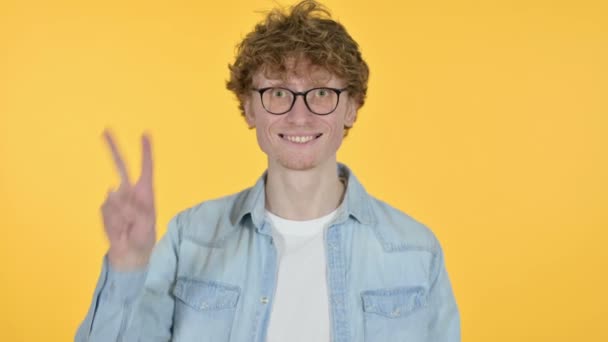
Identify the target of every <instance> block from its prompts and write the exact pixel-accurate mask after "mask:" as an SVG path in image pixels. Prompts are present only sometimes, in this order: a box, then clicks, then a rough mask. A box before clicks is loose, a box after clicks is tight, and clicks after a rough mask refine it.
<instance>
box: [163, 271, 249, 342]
mask: <svg viewBox="0 0 608 342" xmlns="http://www.w3.org/2000/svg"><path fill="white" fill-rule="evenodd" d="M173 295H174V296H175V313H174V316H173V341H213V342H216V341H217V342H219V341H228V340H229V339H230V332H231V330H232V324H233V321H234V314H235V311H236V306H237V303H238V300H239V295H240V289H239V288H238V287H237V286H233V285H229V284H224V283H219V282H215V281H204V280H195V279H188V278H178V279H177V282H176V284H175V287H174V289H173Z"/></svg>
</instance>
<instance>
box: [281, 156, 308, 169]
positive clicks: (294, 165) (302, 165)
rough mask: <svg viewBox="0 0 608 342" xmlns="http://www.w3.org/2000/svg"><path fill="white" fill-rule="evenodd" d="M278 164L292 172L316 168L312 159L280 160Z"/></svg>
mask: <svg viewBox="0 0 608 342" xmlns="http://www.w3.org/2000/svg"><path fill="white" fill-rule="evenodd" d="M279 164H280V165H281V166H282V167H283V168H285V169H288V170H292V171H308V170H311V169H314V168H315V167H316V166H317V163H316V161H315V160H314V159H312V158H293V157H292V158H280V159H279Z"/></svg>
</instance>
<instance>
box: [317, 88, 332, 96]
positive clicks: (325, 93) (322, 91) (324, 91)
mask: <svg viewBox="0 0 608 342" xmlns="http://www.w3.org/2000/svg"><path fill="white" fill-rule="evenodd" d="M316 93H317V94H316V95H317V97H325V96H328V95H329V91H328V90H327V89H317V91H316Z"/></svg>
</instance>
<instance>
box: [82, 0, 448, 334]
mask: <svg viewBox="0 0 608 342" xmlns="http://www.w3.org/2000/svg"><path fill="white" fill-rule="evenodd" d="M230 71H231V75H230V81H229V82H228V89H230V90H232V91H233V92H234V93H235V94H236V95H237V97H238V99H239V101H240V109H241V111H242V113H243V115H244V117H245V120H246V122H247V123H248V124H249V126H250V127H252V128H255V129H256V132H257V138H258V143H259V145H260V147H261V148H262V150H263V151H264V152H265V153H266V154H267V156H268V169H267V171H266V173H265V174H264V175H263V176H262V177H261V178H260V179H259V180H258V182H257V183H256V184H255V186H253V187H252V188H249V189H246V190H244V191H242V192H240V193H238V194H235V195H232V196H227V197H224V198H220V199H217V200H213V201H207V202H203V203H201V204H199V205H197V206H195V207H192V208H190V209H187V210H184V211H183V212H181V213H179V214H178V215H176V216H175V217H174V218H173V219H172V220H171V221H170V223H169V228H168V230H167V234H166V235H165V236H164V237H163V238H162V239H161V241H160V242H159V243H158V244H157V245H156V246H154V242H155V220H156V215H155V208H154V200H153V198H154V197H153V191H152V158H151V148H150V143H149V140H148V138H147V137H144V138H143V140H142V142H143V165H142V175H141V177H140V179H139V180H138V181H137V182H136V183H132V182H131V181H130V180H129V178H128V176H127V172H126V168H125V166H124V163H123V161H122V158H121V157H120V154H119V152H118V151H117V148H116V146H115V144H114V141H113V138H112V136H111V135H109V134H106V139H107V141H108V143H109V146H110V148H111V151H112V154H113V156H114V160H115V163H116V165H117V168H118V170H119V172H120V174H121V178H122V183H121V185H120V187H119V188H118V190H116V191H114V192H111V193H110V194H109V195H108V197H107V199H106V201H105V203H104V204H103V206H102V213H103V218H104V226H105V229H106V233H107V235H108V238H109V240H110V249H109V251H108V254H107V257H106V259H105V260H104V266H103V270H102V274H101V277H100V279H99V282H98V285H97V288H96V290H95V294H94V297H93V303H92V305H91V308H90V310H89V312H88V314H87V316H86V318H85V320H84V321H83V323H82V325H81V326H80V328H79V330H78V333H77V336H76V340H77V341H104V342H105V341H145V342H148V341H170V340H173V341H185V342H189V341H213V342H219V341H260V342H262V341H334V342H347V341H348V342H350V341H368V342H369V341H383V342H385V341H430V342H431V341H432V342H438V341H459V340H460V321H459V314H458V309H457V306H456V303H455V300H454V297H453V294H452V290H451V286H450V283H449V280H448V276H447V273H446V270H445V267H444V259H443V254H442V251H441V248H440V245H439V243H438V242H437V240H436V239H435V237H434V235H433V234H432V233H431V232H430V231H429V230H428V229H427V228H426V227H425V226H424V225H422V224H421V223H419V222H417V221H415V220H413V219H412V218H410V217H409V216H407V215H406V214H404V213H402V212H400V211H398V210H396V209H394V208H392V207H390V206H389V205H387V204H385V203H383V202H381V201H379V200H377V199H375V198H373V197H371V196H370V195H368V194H367V193H366V192H365V190H364V188H363V187H362V186H361V184H360V183H359V182H358V180H357V179H356V178H355V176H354V175H353V173H352V172H351V171H350V170H349V169H348V168H347V167H346V166H345V165H342V164H339V163H337V161H336V152H337V150H338V148H339V147H340V144H341V143H342V140H343V138H344V136H345V135H346V132H347V130H348V129H349V128H350V127H351V126H352V125H353V123H354V122H355V119H356V117H357V110H358V109H359V108H360V107H361V106H362V105H363V102H364V99H365V94H366V89H367V79H368V68H367V65H366V63H365V62H364V61H363V59H362V58H361V54H360V52H359V50H358V47H357V44H356V43H355V41H354V40H353V39H352V38H351V37H350V36H349V35H348V33H347V32H346V31H345V29H344V27H342V26H341V25H340V24H339V23H337V22H335V21H333V20H331V19H330V18H329V14H328V13H327V12H326V11H325V10H324V9H323V8H322V7H321V6H320V5H319V4H317V3H316V2H314V1H303V2H301V3H299V4H297V5H296V6H294V7H292V8H291V10H290V11H289V12H282V11H279V10H275V11H273V12H271V13H270V14H269V15H268V17H267V18H266V20H265V21H264V22H262V23H260V24H258V25H257V26H256V27H255V29H254V31H253V32H251V33H250V34H249V35H248V36H247V37H246V38H245V39H244V41H243V42H242V43H241V45H240V48H239V51H238V54H237V58H236V61H235V63H234V65H232V66H231V67H230ZM153 247H154V252H153V253H152V250H153Z"/></svg>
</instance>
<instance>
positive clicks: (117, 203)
mask: <svg viewBox="0 0 608 342" xmlns="http://www.w3.org/2000/svg"><path fill="white" fill-rule="evenodd" d="M103 136H104V139H105V141H106V143H107V145H108V147H109V149H110V153H111V156H112V159H113V160H114V164H115V166H116V169H117V171H118V174H119V175H120V186H119V187H118V189H116V190H113V191H109V192H108V195H107V197H106V199H105V201H104V202H103V204H102V206H101V214H102V218H103V226H104V230H105V233H106V236H107V238H108V240H109V242H110V247H109V249H108V253H107V255H106V257H105V258H104V262H103V267H102V272H101V275H100V277H99V280H98V283H97V287H96V289H95V292H94V295H93V301H92V303H91V307H90V309H89V311H88V313H87V316H86V317H85V319H84V321H83V322H82V324H81V325H80V327H79V329H78V331H77V334H76V341H118V340H121V339H123V338H124V336H123V335H124V334H125V333H127V332H131V333H132V332H133V329H131V330H130V331H129V329H128V328H132V327H130V324H131V323H132V318H133V314H134V310H135V306H136V303H137V300H138V299H139V298H140V297H141V295H142V293H143V286H144V281H145V279H146V277H147V272H148V263H149V260H150V257H151V253H152V250H153V248H154V244H155V241H156V227H155V226H156V210H155V205H154V191H153V166H152V149H151V145H150V138H149V137H148V136H146V135H144V136H142V139H141V144H142V170H141V176H140V177H139V179H138V180H137V182H135V183H132V182H131V181H130V179H129V175H128V172H127V167H126V165H125V162H124V159H123V158H122V156H121V154H120V152H119V150H118V147H117V144H116V142H115V139H114V138H113V136H112V134H111V133H110V132H108V131H106V132H104V135H103ZM168 245H169V246H168V247H169V248H165V249H171V246H170V245H171V243H170V242H169V243H168ZM170 254H171V253H169V255H170ZM161 258H162V256H161ZM167 267H169V268H170V269H171V268H172V264H171V263H170V262H169V264H168V265H167Z"/></svg>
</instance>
